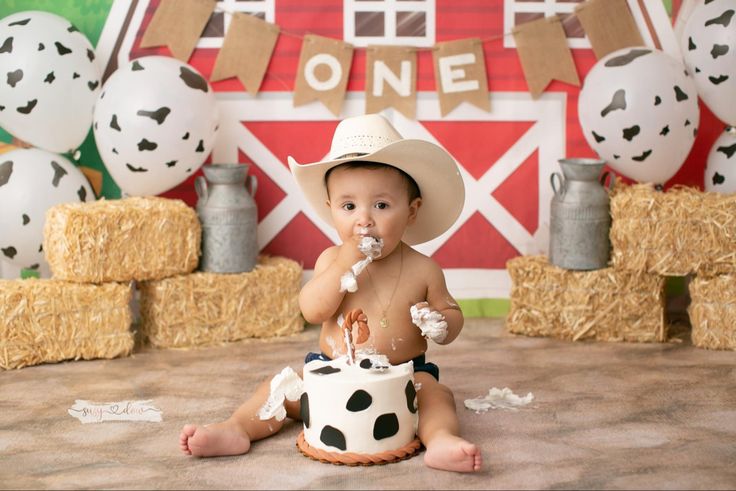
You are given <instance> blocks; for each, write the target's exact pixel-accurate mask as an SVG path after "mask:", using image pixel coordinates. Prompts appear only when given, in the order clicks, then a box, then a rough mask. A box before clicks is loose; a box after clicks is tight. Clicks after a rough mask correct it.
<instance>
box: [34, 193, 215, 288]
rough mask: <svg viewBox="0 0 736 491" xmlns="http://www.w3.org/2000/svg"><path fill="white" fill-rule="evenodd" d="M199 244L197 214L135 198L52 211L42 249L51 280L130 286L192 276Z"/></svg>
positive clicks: (176, 203) (171, 203)
mask: <svg viewBox="0 0 736 491" xmlns="http://www.w3.org/2000/svg"><path fill="white" fill-rule="evenodd" d="M200 240H201V227H200V223H199V218H198V217H197V213H196V212H195V211H194V210H193V209H192V208H191V207H189V206H187V205H186V204H185V203H184V202H183V201H181V200H174V199H166V198H158V197H146V198H140V197H134V198H125V199H120V200H110V201H106V200H101V201H95V202H91V203H65V204H61V205H56V206H54V207H52V208H50V209H49V210H48V211H47V212H46V223H45V226H44V240H43V250H44V253H45V255H46V260H47V261H48V263H49V266H50V267H51V272H52V274H53V277H54V278H55V279H60V280H67V281H75V282H79V283H102V282H110V281H119V282H128V281H131V280H139V281H140V280H157V279H161V278H166V277H169V276H174V275H177V274H183V273H189V272H191V271H194V269H195V268H196V267H197V264H198V262H199V251H200V250H199V247H200Z"/></svg>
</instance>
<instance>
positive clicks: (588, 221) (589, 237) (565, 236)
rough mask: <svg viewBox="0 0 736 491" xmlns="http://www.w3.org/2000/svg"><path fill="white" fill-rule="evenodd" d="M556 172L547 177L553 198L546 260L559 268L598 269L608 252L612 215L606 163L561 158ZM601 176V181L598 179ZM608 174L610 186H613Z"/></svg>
mask: <svg viewBox="0 0 736 491" xmlns="http://www.w3.org/2000/svg"><path fill="white" fill-rule="evenodd" d="M559 162H560V167H561V168H562V173H563V174H564V176H565V177H564V178H563V177H562V175H560V173H559V172H553V173H552V175H550V183H551V185H552V190H553V191H554V193H555V194H554V196H553V197H552V203H551V210H550V237H549V260H550V263H552V264H554V265H555V266H559V267H560V268H565V269H574V270H590V269H601V268H605V267H606V266H607V265H608V259H609V256H610V252H611V242H610V239H609V236H608V234H609V230H610V228H611V213H610V205H609V198H608V191H607V189H606V188H605V184H604V183H605V180H606V177H607V176H608V175H609V173H608V172H605V173H603V175H601V170H602V169H603V166H604V165H605V164H606V162H605V161H603V160H596V159H560V160H559ZM598 176H600V181H599V179H598ZM614 181H615V179H614V175H613V174H610V181H609V186H610V188H612V187H613V185H614Z"/></svg>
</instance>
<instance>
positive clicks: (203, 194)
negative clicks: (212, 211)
mask: <svg viewBox="0 0 736 491" xmlns="http://www.w3.org/2000/svg"><path fill="white" fill-rule="evenodd" d="M194 190H195V191H196V192H197V196H199V199H200V200H201V201H202V202H203V203H206V202H207V195H208V192H207V179H205V178H204V176H197V178H196V179H195V180H194Z"/></svg>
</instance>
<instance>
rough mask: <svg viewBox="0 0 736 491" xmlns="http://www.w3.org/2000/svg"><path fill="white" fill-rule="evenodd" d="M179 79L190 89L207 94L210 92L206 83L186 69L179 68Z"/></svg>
mask: <svg viewBox="0 0 736 491" xmlns="http://www.w3.org/2000/svg"><path fill="white" fill-rule="evenodd" d="M179 78H181V79H182V80H183V81H184V83H185V84H187V87H190V88H192V89H196V90H201V91H202V92H209V90H210V89H209V87H207V81H206V80H205V79H204V78H202V77H201V76H200V75H198V74H197V73H195V72H193V71H191V70H190V69H188V68H187V67H183V66H182V67H179Z"/></svg>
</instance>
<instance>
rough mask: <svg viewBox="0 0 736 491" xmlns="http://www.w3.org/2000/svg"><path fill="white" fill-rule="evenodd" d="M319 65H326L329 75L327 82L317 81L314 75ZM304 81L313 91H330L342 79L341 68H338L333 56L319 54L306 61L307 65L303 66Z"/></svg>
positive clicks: (338, 64) (337, 62) (338, 65)
mask: <svg viewBox="0 0 736 491" xmlns="http://www.w3.org/2000/svg"><path fill="white" fill-rule="evenodd" d="M320 65H327V67H328V68H329V69H330V72H331V74H330V76H329V77H328V78H327V80H324V81H321V80H319V79H318V78H317V77H316V75H315V73H314V72H315V71H316V70H317V67H318V66H320ZM304 79H305V80H306V81H307V83H308V84H309V86H310V87H312V88H313V89H314V90H319V91H326V90H332V89H334V88H335V87H337V84H339V83H340V80H341V79H342V67H341V66H340V62H339V61H338V60H337V58H335V57H334V56H332V55H328V54H325V53H320V54H317V55H314V56H313V57H311V58H310V59H309V60H307V63H306V65H305V66H304Z"/></svg>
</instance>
